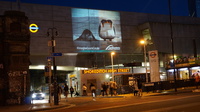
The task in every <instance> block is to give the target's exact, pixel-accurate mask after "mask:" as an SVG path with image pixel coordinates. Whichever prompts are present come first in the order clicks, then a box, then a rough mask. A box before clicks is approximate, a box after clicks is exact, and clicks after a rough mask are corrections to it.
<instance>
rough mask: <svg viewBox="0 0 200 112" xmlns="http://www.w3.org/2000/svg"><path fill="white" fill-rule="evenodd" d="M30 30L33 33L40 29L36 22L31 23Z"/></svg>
mask: <svg viewBox="0 0 200 112" xmlns="http://www.w3.org/2000/svg"><path fill="white" fill-rule="evenodd" d="M29 30H30V32H32V33H36V32H37V31H38V30H39V27H38V26H37V25H36V24H30V25H29Z"/></svg>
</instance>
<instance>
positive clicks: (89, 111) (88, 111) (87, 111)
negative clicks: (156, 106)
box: [80, 95, 200, 112]
mask: <svg viewBox="0 0 200 112" xmlns="http://www.w3.org/2000/svg"><path fill="white" fill-rule="evenodd" d="M196 96H200V95H194V96H185V97H181V98H174V99H167V100H166V99H165V100H158V101H147V102H141V103H134V104H126V105H118V106H112V107H104V108H98V109H91V110H85V111H80V112H92V111H98V110H104V109H111V108H119V107H125V106H133V105H140V104H146V103H156V102H161V101H172V100H177V99H186V98H190V97H196Z"/></svg>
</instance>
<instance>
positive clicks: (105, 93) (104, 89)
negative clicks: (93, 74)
mask: <svg viewBox="0 0 200 112" xmlns="http://www.w3.org/2000/svg"><path fill="white" fill-rule="evenodd" d="M102 90H103V91H102V92H103V93H102V96H104V95H108V94H107V92H106V91H107V86H106V83H105V82H104V83H103V84H102Z"/></svg>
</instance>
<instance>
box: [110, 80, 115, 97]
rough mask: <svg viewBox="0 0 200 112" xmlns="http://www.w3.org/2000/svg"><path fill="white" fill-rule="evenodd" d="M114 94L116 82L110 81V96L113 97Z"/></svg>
mask: <svg viewBox="0 0 200 112" xmlns="http://www.w3.org/2000/svg"><path fill="white" fill-rule="evenodd" d="M113 94H114V82H113V81H110V95H111V96H113Z"/></svg>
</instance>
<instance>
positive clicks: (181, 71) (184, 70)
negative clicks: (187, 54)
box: [179, 68, 189, 80]
mask: <svg viewBox="0 0 200 112" xmlns="http://www.w3.org/2000/svg"><path fill="white" fill-rule="evenodd" d="M179 75H180V80H185V79H189V71H188V68H180V69H179Z"/></svg>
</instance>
